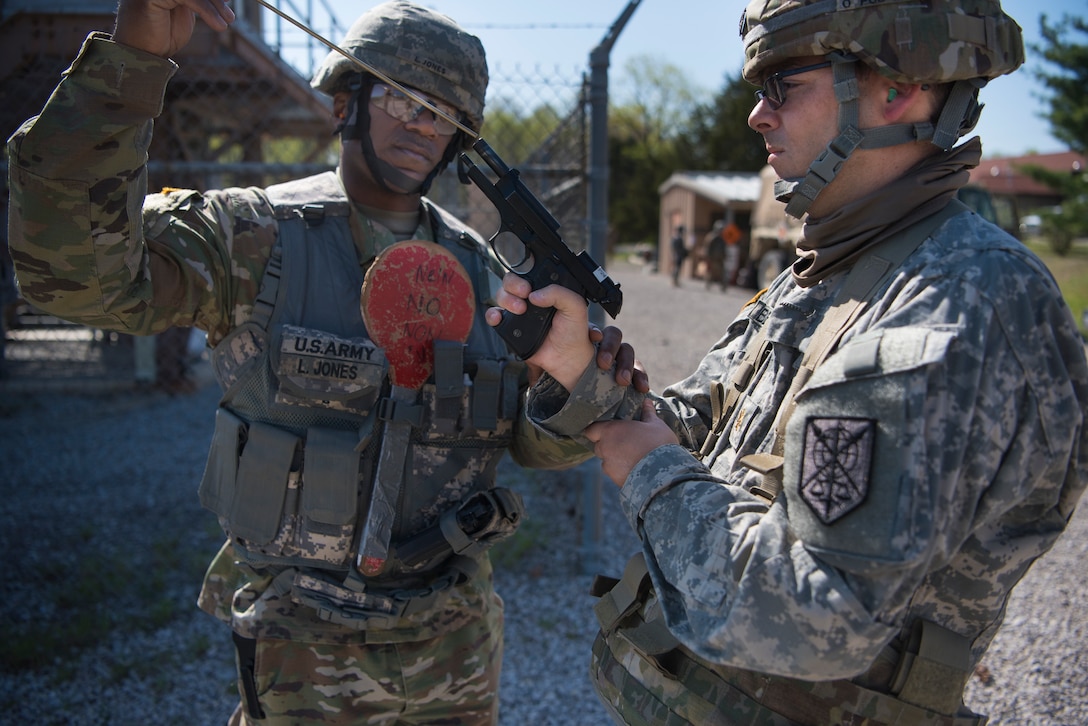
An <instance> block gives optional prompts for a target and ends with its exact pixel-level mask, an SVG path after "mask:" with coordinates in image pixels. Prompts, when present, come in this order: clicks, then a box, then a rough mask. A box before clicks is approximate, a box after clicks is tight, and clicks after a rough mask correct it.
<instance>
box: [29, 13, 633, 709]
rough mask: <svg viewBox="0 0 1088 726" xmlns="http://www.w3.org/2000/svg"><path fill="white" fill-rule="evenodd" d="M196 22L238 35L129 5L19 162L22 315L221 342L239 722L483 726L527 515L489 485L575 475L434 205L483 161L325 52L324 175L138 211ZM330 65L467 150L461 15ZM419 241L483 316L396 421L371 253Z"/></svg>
mask: <svg viewBox="0 0 1088 726" xmlns="http://www.w3.org/2000/svg"><path fill="white" fill-rule="evenodd" d="M196 15H199V16H201V17H202V18H203V20H204V21H206V22H207V23H208V24H209V25H210V26H212V27H213V28H216V29H219V30H222V29H225V28H226V27H227V23H229V22H231V21H232V20H233V13H232V12H231V11H230V9H229V8H228V7H227V5H226V3H225V2H222V1H220V0H176V1H175V2H169V1H166V2H163V1H161V0H160V1H159V2H156V3H151V2H147V1H146V0H123V1H122V2H121V4H120V7H119V9H118V14H117V22H116V28H115V32H114V34H113V36H112V38H111V37H110V36H108V35H105V34H101V33H95V34H93V35H91V36H90V37H89V38H88V39H87V41H86V43H85V44H84V46H83V48H82V50H81V51H80V53H79V56H78V57H77V59H76V60H75V62H74V63H73V64H72V66H71V68H70V69H69V70H68V71H67V72H66V73H65V76H64V78H63V80H62V81H61V83H60V85H59V86H58V87H57V89H56V91H55V92H54V94H53V96H52V97H51V99H50V100H49V102H48V104H47V105H46V107H45V108H44V109H43V111H42V113H41V115H40V116H38V117H36V118H34V119H31V120H30V121H28V122H27V123H26V124H24V125H23V127H22V128H20V129H19V130H18V131H17V132H16V134H15V135H14V136H13V137H12V139H11V140H10V142H9V158H10V176H11V188H12V214H11V216H12V224H11V230H12V239H11V247H12V253H13V256H14V259H15V264H16V266H17V270H18V276H19V280H20V283H21V285H22V288H23V293H24V295H25V296H26V298H27V299H28V300H30V301H32V302H34V303H35V304H36V305H39V306H40V307H42V308H43V309H45V310H48V311H49V312H51V313H53V314H55V315H58V316H60V317H63V318H67V319H70V320H76V321H80V322H83V323H86V324H88V325H92V326H95V327H99V328H108V329H113V330H120V331H123V332H126V333H135V334H148V333H156V332H159V331H161V330H164V329H166V328H168V327H170V326H173V325H182V326H196V327H199V328H202V329H204V330H206V331H207V333H208V339H209V343H210V344H211V345H213V346H214V351H213V363H214V366H215V369H216V373H217V375H218V377H219V380H220V382H221V384H222V385H223V388H224V396H223V400H222V402H221V405H220V407H219V409H218V411H217V414H216V426H215V434H214V438H213V441H212V447H211V453H210V455H209V458H208V464H207V468H206V471H205V475H204V478H203V481H202V483H201V485H200V497H201V501H202V503H203V504H204V505H205V506H206V507H208V508H209V509H211V510H212V511H213V512H215V513H216V514H217V515H218V517H219V521H220V522H221V523H222V525H223V527H224V529H225V530H226V532H227V534H228V541H227V543H226V544H225V545H224V547H223V548H222V550H221V551H220V553H219V555H218V556H217V557H216V558H215V560H214V561H213V562H212V564H211V566H210V568H209V570H208V574H207V576H206V578H205V582H204V587H203V589H202V592H201V595H200V605H201V607H202V608H203V609H205V610H206V611H208V612H209V613H212V614H214V615H215V616H217V617H219V618H220V619H222V620H223V621H225V622H226V623H228V624H229V625H230V626H231V628H232V629H233V631H234V639H235V643H236V646H237V652H238V666H239V681H238V683H239V692H240V695H241V702H240V704H239V707H238V709H237V710H236V712H235V713H234V715H233V716H232V718H231V722H232V723H236V724H237V723H257V722H259V723H268V724H298V723H310V722H314V723H329V724H361V723H370V724H377V723H439V722H440V723H447V724H485V723H493V722H494V721H495V719H496V715H497V712H498V701H497V691H498V685H499V669H500V665H501V659H502V601H501V600H500V599H499V597H498V596H497V595H496V593H495V592H494V590H493V588H492V583H491V568H490V563H489V560H488V556H487V548H488V547H489V546H491V545H492V544H493V543H494V542H496V541H498V540H500V539H502V538H503V537H506V536H509V535H510V534H511V533H512V532H513V530H514V528H515V527H516V526H517V524H518V521H519V517H520V514H521V506H520V499H519V498H518V497H517V495H516V494H515V493H513V492H510V491H508V490H505V489H498V488H495V471H496V466H497V465H498V461H499V458H500V457H501V456H502V455H503V453H504V452H505V451H507V450H509V451H510V452H511V453H512V455H513V457H514V459H515V460H516V461H518V462H520V463H522V464H525V465H530V466H545V467H554V466H560V465H563V464H569V463H573V462H574V461H577V460H578V459H579V458H585V453H584V452H583V451H581V450H580V449H579V448H578V447H571V446H569V445H559V446H556V445H554V444H553V443H552V442H549V441H547V440H541V439H539V438H538V437H537V436H536V435H535V433H534V431H533V429H532V428H531V427H530V426H528V425H527V424H524V423H523V406H522V400H523V395H522V394H523V391H524V387H525V385H527V380H526V377H525V375H524V373H525V371H524V366H522V365H521V364H520V363H518V362H517V361H516V359H515V358H514V357H513V356H512V355H511V354H510V353H509V352H508V351H507V348H506V346H505V345H504V344H503V342H502V340H501V339H500V338H499V337H498V336H497V335H496V334H495V332H494V331H493V330H492V329H491V328H490V327H489V326H488V325H486V324H485V323H484V321H483V313H484V309H485V307H486V304H487V301H488V300H490V299H491V291H492V285H494V287H495V288H497V287H498V277H497V276H496V275H495V270H496V269H498V268H497V267H496V265H495V263H494V259H493V257H492V256H491V255H490V253H489V250H488V248H487V246H486V244H485V243H484V242H483V241H482V240H481V239H480V238H479V236H478V235H477V234H476V233H474V232H473V231H471V230H469V229H467V228H466V227H465V226H464V225H463V224H462V223H461V222H459V221H458V220H456V219H454V218H453V217H452V216H450V215H449V214H447V213H446V212H445V211H444V210H442V209H440V208H438V207H437V206H435V205H434V204H433V203H431V202H430V201H429V200H427V199H426V198H425V197H423V196H422V195H423V194H424V193H425V192H426V190H427V188H428V187H429V185H430V183H431V181H432V180H433V179H434V177H435V175H437V174H438V173H439V172H441V171H442V170H443V169H444V168H445V167H446V165H447V164H448V163H449V161H450V160H451V159H452V158H453V156H454V154H455V153H456V152H457V151H458V149H460V148H462V147H465V146H467V145H468V144H469V143H470V142H471V139H470V138H469V135H468V134H466V133H465V132H464V131H463V130H460V131H459V130H458V128H457V127H456V126H455V125H454V124H452V123H450V122H449V120H448V119H442V118H441V117H438V116H437V115H436V114H434V113H433V112H432V111H430V110H428V109H426V107H424V106H423V105H421V104H420V103H419V102H418V100H416V99H412V98H410V97H408V96H405V95H404V94H403V92H401V91H398V90H397V89H396V88H395V87H392V86H390V85H387V84H385V83H382V82H379V79H377V78H376V77H374V76H373V75H371V74H369V73H362V72H360V71H359V69H358V67H357V66H356V65H355V64H353V63H352V62H351V61H350V60H349V59H347V58H345V57H344V56H343V55H342V54H340V53H335V52H334V53H330V54H329V56H328V58H327V59H326V61H325V63H324V64H323V65H322V67H321V68H320V69H319V71H318V72H317V74H316V76H315V78H314V80H313V85H314V86H315V87H316V88H317V89H319V90H321V91H323V92H325V93H327V94H329V95H330V96H332V97H333V108H334V113H335V114H336V116H337V118H338V119H339V120H340V129H339V130H340V134H341V142H342V143H341V157H340V165H339V169H338V171H337V172H336V173H331V172H330V173H327V174H323V175H319V176H316V177H312V178H309V179H303V180H298V181H293V182H288V183H285V184H279V185H276V186H273V187H270V188H268V189H266V190H259V189H252V188H251V189H227V190H223V191H212V192H207V193H203V194H202V193H199V192H197V191H170V192H168V193H163V194H152V195H148V196H145V192H146V189H145V186H146V170H145V163H146V155H147V148H148V145H149V143H150V139H151V130H152V119H153V117H155V116H156V115H157V114H158V112H159V111H160V109H161V106H162V101H163V94H164V89H165V86H166V83H167V81H168V80H169V78H170V77H171V75H172V74H173V72H174V70H175V69H176V66H175V65H174V64H173V63H172V62H171V61H169V60H167V58H168V57H169V56H170V55H172V54H173V53H175V52H176V51H177V50H178V49H180V48H181V47H182V46H184V45H185V44H186V43H187V42H188V40H189V37H190V35H191V33H192V30H193V22H194V20H195V18H196ZM342 45H343V47H344V48H345V49H346V50H347V51H348V52H349V53H353V54H355V55H356V57H358V58H360V59H362V60H364V61H367V62H368V63H370V66H371V68H373V69H375V70H377V71H379V72H381V73H384V74H385V75H386V76H388V77H389V78H391V79H392V80H394V81H397V82H399V83H401V84H403V85H405V86H407V87H409V88H412V89H416V90H417V91H418V92H420V93H422V94H425V95H426V96H428V97H429V99H430V100H431V101H432V103H434V104H437V106H438V107H439V108H440V109H442V110H444V111H445V112H446V113H448V114H450V115H451V116H452V117H454V118H458V119H459V120H460V122H461V123H463V124H465V125H467V127H469V128H471V129H479V128H480V126H481V124H482V122H483V107H484V94H485V90H486V87H487V65H486V61H485V57H484V50H483V48H482V46H481V45H480V42H479V40H478V39H477V38H475V37H474V36H472V35H469V34H467V33H465V32H464V31H463V30H461V29H460V28H459V27H458V26H457V25H456V24H455V23H454V22H453V21H452V20H450V19H449V18H447V17H445V16H442V15H439V14H437V13H434V12H431V11H428V10H426V9H423V8H420V7H418V6H415V5H412V4H410V3H407V2H390V3H386V4H383V5H380V6H378V7H376V8H374V9H372V10H371V11H369V12H368V13H365V14H364V15H363V16H362V17H360V18H359V20H358V21H356V23H355V24H354V25H353V26H352V28H351V29H350V30H349V31H348V32H347V34H346V37H345V39H344V41H343V43H342ZM411 238H414V239H422V240H427V241H433V242H437V243H438V244H440V245H442V246H443V247H444V248H445V249H446V250H447V251H449V252H450V253H452V254H453V255H455V256H456V257H457V259H458V261H459V262H460V264H461V266H462V267H463V268H464V269H465V270H466V271H467V273H468V275H469V277H470V279H471V280H472V281H473V286H474V288H475V290H474V293H475V296H476V300H475V301H474V302H475V309H476V318H475V319H474V321H473V325H472V330H471V332H470V334H469V337H468V341H467V343H466V344H465V345H461V344H460V343H459V342H456V341H436V343H435V370H434V374H433V375H432V377H431V378H430V379H429V380H428V382H427V383H426V384H425V385H424V386H423V389H422V391H421V392H420V393H419V395H418V398H417V399H416V400H415V401H411V402H407V403H406V402H405V401H404V400H402V399H399V398H398V399H396V400H394V399H392V398H391V397H390V380H389V376H388V364H387V361H386V357H385V351H383V350H382V349H381V348H380V347H378V346H377V345H376V344H375V343H374V342H373V341H372V340H371V339H370V336H369V335H368V333H367V330H366V327H365V325H364V323H363V320H362V316H361V314H360V309H359V291H360V285H361V283H362V281H363V276H364V273H365V272H366V270H367V269H368V268H370V266H371V263H372V262H373V261H374V259H375V257H376V256H377V254H378V253H379V252H381V251H382V250H384V249H386V248H388V247H390V246H391V245H392V244H394V243H395V242H397V241H400V240H407V239H411ZM595 337H596V335H595ZM601 350H602V353H603V355H602V364H603V365H608V364H610V363H611V362H612V359H613V358H615V359H616V360H617V361H618V363H617V366H616V369H617V375H618V376H620V377H621V378H623V379H628V378H629V377H630V376H631V375H632V362H633V354H632V352H631V351H630V347H629V346H620V345H619V339H618V337H617V336H616V335H615V334H614V331H605V335H604V341H603V342H602V343H601ZM639 385H640V387H643V388H644V387H645V381H644V380H640V381H639ZM403 422H407V423H408V424H409V425H410V427H411V437H410V439H409V443H408V445H407V452H406V454H405V464H404V467H403V470H401V471H398V470H397V469H396V468H394V469H393V471H392V475H393V476H394V477H400V478H401V479H402V480H400V481H399V482H398V484H399V497H400V498H399V499H398V500H397V501H396V502H395V504H396V511H395V515H396V516H395V521H393V522H388V521H387V522H386V523H387V524H389V525H390V527H391V530H392V531H391V533H390V536H391V539H392V543H391V544H392V550H391V554H390V557H389V558H388V559H387V560H386V565H385V567H384V569H381V570H380V571H378V572H377V573H375V572H364V571H363V570H365V569H366V568H359V567H357V564H358V561H357V556H358V553H359V550H360V546H361V544H360V537H361V536H362V533H363V532H364V531H365V527H364V522H366V521H368V515H369V514H370V512H368V510H367V505H368V503H369V501H370V494H371V488H372V487H373V486H374V480H375V478H376V476H377V474H376V470H377V469H381V467H379V466H378V465H377V464H376V459H378V458H379V451H382V450H383V437H384V438H387V437H386V436H385V433H384V432H388V431H389V427H390V426H393V425H397V424H400V423H403ZM385 471H387V472H388V470H385ZM163 515H164V516H169V513H163ZM462 515H466V516H465V517H464V518H463V517H462ZM467 515H471V517H468V516H467ZM463 522H470V524H464V523H463ZM375 529H377V528H375Z"/></svg>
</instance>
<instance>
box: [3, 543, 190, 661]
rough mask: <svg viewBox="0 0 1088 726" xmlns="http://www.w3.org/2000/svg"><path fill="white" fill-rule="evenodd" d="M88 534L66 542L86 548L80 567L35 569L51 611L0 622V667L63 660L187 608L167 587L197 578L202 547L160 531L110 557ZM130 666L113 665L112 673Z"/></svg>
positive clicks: (148, 627) (148, 628)
mask: <svg viewBox="0 0 1088 726" xmlns="http://www.w3.org/2000/svg"><path fill="white" fill-rule="evenodd" d="M92 531H93V530H87V529H86V528H80V529H76V530H75V531H73V532H71V533H70V535H69V541H68V542H67V543H66V544H67V545H68V546H70V547H75V546H78V547H80V551H81V552H83V556H82V557H81V558H80V560H79V563H80V564H79V566H78V567H70V566H65V565H63V564H60V563H56V564H53V565H47V566H45V567H41V568H40V569H39V571H38V573H37V577H36V578H35V579H36V581H37V582H36V584H35V587H37V588H38V589H39V590H40V591H42V592H43V593H45V594H44V596H43V598H42V599H43V600H44V601H48V602H50V603H52V609H51V610H50V611H49V612H48V614H46V615H45V616H44V617H40V618H34V619H30V620H25V621H23V622H15V621H14V619H11V618H3V619H0V639H2V640H3V642H4V643H5V647H4V648H3V649H0V672H7V673H13V672H16V671H19V670H23V669H39V668H43V667H46V666H48V665H50V664H55V663H57V662H63V661H64V660H66V659H67V658H69V657H70V656H72V655H73V654H75V653H79V652H81V651H85V650H88V649H91V648H95V647H97V646H99V645H101V644H102V643H103V642H105V641H107V640H109V639H110V638H113V637H117V633H118V632H119V631H122V630H126V629H127V630H129V631H135V630H138V631H145V632H147V631H153V630H155V629H157V628H161V627H163V626H165V625H167V624H168V623H170V622H171V621H172V620H174V619H176V618H177V617H179V616H182V615H183V614H184V613H185V612H187V611H189V610H191V609H192V603H191V601H190V600H189V593H186V594H185V595H183V596H179V595H178V593H177V592H172V591H171V590H170V589H169V587H168V585H169V583H171V582H178V581H181V582H189V583H191V582H199V581H200V578H201V576H202V575H203V571H204V565H205V562H206V559H207V553H206V552H205V551H201V549H202V548H200V547H193V546H186V545H185V542H184V541H183V540H181V538H180V537H179V536H178V535H176V534H171V533H164V534H163V535H162V536H161V537H160V538H159V539H158V540H156V541H155V542H153V543H152V544H151V545H150V547H148V548H146V549H143V550H141V549H139V548H138V549H137V550H136V551H135V552H133V551H129V552H126V553H124V554H117V553H115V552H111V553H110V554H107V553H106V552H103V551H101V550H100V549H98V548H96V542H95V541H93V538H92V537H91V534H92ZM122 603H123V606H119V604H122ZM204 645H205V646H206V643H205V644H204ZM131 667H132V664H127V663H117V664H114V671H115V673H114V676H115V678H118V679H120V678H122V677H123V676H124V673H125V671H127V670H131Z"/></svg>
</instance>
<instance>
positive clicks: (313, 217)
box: [301, 204, 325, 227]
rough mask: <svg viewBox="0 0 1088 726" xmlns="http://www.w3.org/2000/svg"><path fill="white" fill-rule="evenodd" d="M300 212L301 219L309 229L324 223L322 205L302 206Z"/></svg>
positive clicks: (323, 207)
mask: <svg viewBox="0 0 1088 726" xmlns="http://www.w3.org/2000/svg"><path fill="white" fill-rule="evenodd" d="M301 212H302V218H303V219H304V220H306V224H307V225H309V226H310V227H316V226H317V225H319V224H321V223H322V222H324V221H325V205H324V204H304V205H302V210H301Z"/></svg>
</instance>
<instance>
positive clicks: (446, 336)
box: [356, 240, 476, 576]
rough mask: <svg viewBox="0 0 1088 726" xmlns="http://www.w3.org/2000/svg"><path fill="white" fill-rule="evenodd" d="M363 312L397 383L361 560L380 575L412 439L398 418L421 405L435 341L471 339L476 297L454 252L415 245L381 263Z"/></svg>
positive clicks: (366, 287) (374, 268) (365, 293)
mask: <svg viewBox="0 0 1088 726" xmlns="http://www.w3.org/2000/svg"><path fill="white" fill-rule="evenodd" d="M360 306H361V308H362V313H363V320H364V322H366V327H367V332H368V333H369V334H370V337H371V339H372V340H374V342H375V343H377V344H378V345H380V346H382V347H383V348H384V349H385V357H386V359H387V360H388V361H389V377H390V379H391V380H392V382H393V389H392V392H391V398H392V403H393V412H392V416H393V417H392V418H391V419H390V420H387V421H386V426H385V434H384V436H383V438H382V448H381V453H380V455H379V458H378V469H377V472H376V473H375V478H374V488H373V491H372V492H371V499H370V508H369V510H368V513H367V520H366V523H365V525H364V527H363V532H362V536H361V539H360V545H359V550H358V551H359V555H358V558H357V560H356V567H357V568H358V569H359V571H360V572H362V573H363V574H364V575H368V576H374V575H377V574H379V573H380V572H381V571H382V569H383V568H384V567H385V562H386V560H387V559H388V558H389V540H390V536H391V534H392V530H393V521H394V519H395V518H396V508H395V505H396V501H397V495H398V493H399V489H400V486H401V480H402V479H403V476H404V457H405V455H406V454H407V451H408V438H409V435H410V434H411V423H410V422H409V421H407V420H402V419H398V418H397V416H396V407H397V406H398V405H399V406H413V405H415V404H416V399H417V398H418V391H419V389H420V388H421V387H422V386H423V384H424V383H425V382H426V381H427V379H428V378H429V377H430V375H431V372H432V370H433V369H434V341H436V340H452V341H458V342H464V341H465V340H467V339H468V334H469V331H471V330H472V322H473V319H474V317H475V314H476V295H475V293H474V292H473V289H472V281H471V280H470V279H469V276H468V273H467V272H465V268H464V267H462V266H461V263H460V262H458V261H457V258H456V257H454V255H453V253H451V252H450V251H449V250H447V249H445V248H444V247H441V246H440V245H437V244H435V243H433V242H425V241H423V240H408V241H406V242H398V243H396V244H395V245H393V246H392V247H389V248H388V249H386V250H384V251H383V252H382V253H381V254H379V255H378V257H377V259H376V260H374V264H373V265H371V267H370V269H369V270H367V273H366V278H365V279H364V281H363V289H362V294H361V296H360Z"/></svg>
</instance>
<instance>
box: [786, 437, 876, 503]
mask: <svg viewBox="0 0 1088 726" xmlns="http://www.w3.org/2000/svg"><path fill="white" fill-rule="evenodd" d="M875 442H876V421H873V420H871V419H859V418H810V419H808V421H806V422H805V438H804V451H803V453H802V458H801V477H800V489H801V492H800V493H801V498H802V499H803V500H804V501H805V503H806V504H808V506H809V507H810V508H811V509H812V511H813V512H815V513H816V516H817V517H819V518H820V520H821V521H822V522H823V523H824V524H831V523H832V522H834V521H835V520H837V519H839V518H840V517H842V516H844V515H845V514H847V513H848V512H850V511H851V510H853V509H855V508H856V507H857V506H858V505H860V504H861V503H862V502H864V501H865V497H866V496H867V495H868V493H869V477H870V474H871V470H872V463H873V445H874V443H875Z"/></svg>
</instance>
